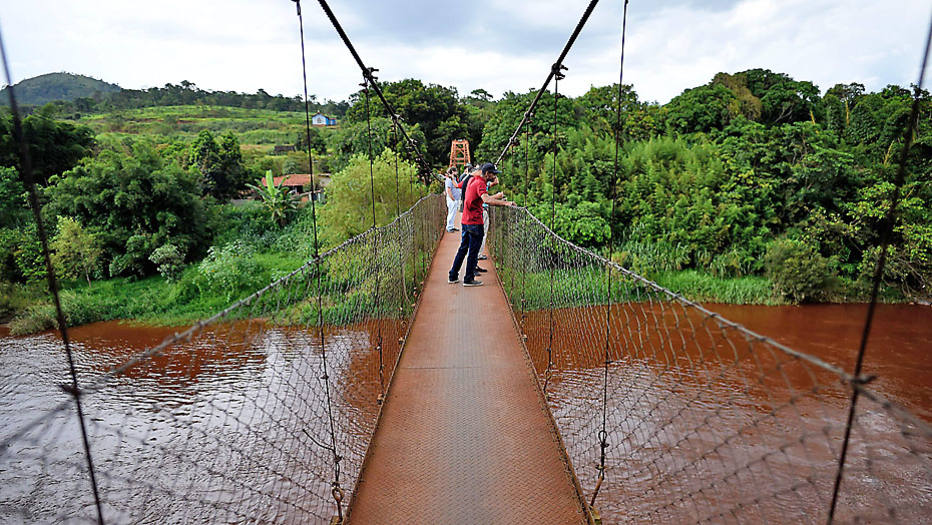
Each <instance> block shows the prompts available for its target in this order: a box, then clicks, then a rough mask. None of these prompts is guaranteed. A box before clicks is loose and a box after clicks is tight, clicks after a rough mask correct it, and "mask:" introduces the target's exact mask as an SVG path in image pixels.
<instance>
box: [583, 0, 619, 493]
mask: <svg viewBox="0 0 932 525" xmlns="http://www.w3.org/2000/svg"><path fill="white" fill-rule="evenodd" d="M627 27H628V0H625V3H624V7H623V8H622V16H621V59H620V64H619V66H618V92H617V93H616V96H617V97H618V100H617V101H616V103H615V162H614V170H613V171H612V182H611V188H610V189H609V199H611V201H612V205H611V212H610V215H609V219H608V224H609V228H608V259H609V260H611V259H612V251H613V250H614V228H612V221H613V220H614V219H615V189H616V188H615V186H616V185H617V184H618V154H619V150H620V149H621V143H622V141H623V140H624V135H623V134H622V132H621V97H622V94H623V89H624V88H623V85H624V79H625V33H626V30H627ZM605 270H606V271H605V279H606V281H607V284H608V308H607V310H606V313H605V355H604V365H605V367H604V370H603V375H602V429H601V430H600V431H599V449H600V452H599V466H598V469H599V478H598V480H596V484H595V489H594V490H593V491H592V499H591V500H590V502H589V506H590V507H591V506H593V505H595V499H596V497H598V495H599V489H600V488H601V487H602V482H603V481H604V480H605V451H606V449H608V429H607V428H606V421H607V419H608V367H609V366H610V365H611V363H612V362H611V359H610V357H609V342H610V341H611V337H612V267H611V266H610V265H606V267H605Z"/></svg>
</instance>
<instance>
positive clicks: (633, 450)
mask: <svg viewBox="0 0 932 525" xmlns="http://www.w3.org/2000/svg"><path fill="white" fill-rule="evenodd" d="M707 306H708V307H709V308H710V309H711V310H713V311H715V312H717V313H718V314H721V315H722V316H724V317H725V318H727V319H730V320H732V321H735V322H737V323H740V324H742V325H744V326H746V327H748V328H749V329H751V330H752V331H755V332H757V333H759V334H761V335H764V336H768V337H772V338H774V339H776V340H777V341H778V342H779V343H782V344H784V345H787V346H789V347H791V348H793V349H796V350H799V351H802V352H805V353H807V354H810V355H812V356H815V357H817V358H819V359H822V360H824V361H826V362H828V363H830V364H833V365H836V366H838V367H840V368H842V369H844V370H846V371H848V372H850V371H852V369H853V367H854V361H855V356H856V353H857V348H858V343H859V341H860V337H861V330H862V327H863V324H864V316H865V314H866V307H865V306H864V305H815V306H797V307H792V306H781V307H766V306H735V305H715V304H713V305H707ZM612 315H613V317H612V323H611V331H610V334H611V337H610V338H609V344H608V345H607V346H606V339H605V333H606V319H607V311H606V308H605V307H588V308H571V309H561V310H556V311H555V312H554V314H553V316H552V317H551V315H550V313H549V312H547V311H536V312H529V313H528V314H527V315H526V316H525V317H524V321H523V322H524V327H525V332H526V333H527V334H528V336H529V337H528V350H529V352H530V354H531V358H532V362H533V363H534V366H535V368H536V370H537V372H538V374H539V376H540V377H541V378H546V377H547V376H548V372H547V369H548V362H549V363H552V364H551V365H550V367H549V368H550V369H551V370H550V373H549V376H550V379H549V381H547V391H548V394H549V402H550V408H551V410H552V411H553V413H554V418H555V419H556V422H557V426H558V427H559V428H560V431H561V434H562V436H563V440H564V443H565V445H566V448H567V451H568V454H569V456H570V459H571V461H572V462H573V465H574V468H575V470H576V473H577V475H578V477H579V479H580V482H581V484H582V486H583V490H584V492H586V493H587V497H590V496H591V494H592V491H593V490H594V487H595V486H596V484H597V482H598V481H597V480H598V472H599V470H598V467H600V466H601V464H602V462H601V457H600V450H601V447H600V440H599V433H600V431H602V429H603V413H602V410H601V407H602V396H603V389H604V385H606V384H607V388H608V400H607V405H606V406H607V410H606V411H605V414H604V421H605V423H604V429H605V433H606V438H607V439H606V443H607V447H606V459H605V462H604V464H605V479H604V481H603V482H602V484H601V487H600V493H599V495H598V499H597V504H596V507H598V508H599V509H600V510H601V511H602V516H603V518H605V519H606V522H607V523H623V522H624V523H644V522H658V523H687V522H697V521H705V522H711V523H722V522H724V523H761V522H770V523H825V522H826V518H827V513H828V507H829V501H830V497H831V492H832V485H833V482H834V475H835V472H836V466H837V458H838V457H839V453H840V448H841V441H842V436H843V434H844V421H845V419H846V417H847V409H848V399H849V396H850V391H849V390H848V389H847V388H846V386H845V385H844V384H842V382H841V381H840V380H839V377H838V375H836V374H834V373H832V372H830V371H827V370H825V369H824V368H822V367H820V366H818V365H817V364H814V363H810V362H808V361H806V360H804V359H799V358H797V357H795V356H793V355H792V354H790V353H787V352H784V351H783V350H781V349H779V348H777V347H776V346H774V345H771V344H769V343H767V342H766V341H764V340H761V339H758V338H754V337H751V336H748V335H747V334H742V333H739V332H738V331H737V330H735V329H733V328H730V327H728V326H726V325H723V324H722V323H720V322H718V321H716V320H715V319H712V318H708V317H706V316H704V315H701V313H699V312H697V311H695V310H694V309H690V308H679V307H677V305H675V304H674V305H671V304H669V303H652V304H636V303H632V304H627V305H622V306H616V307H614V308H613V312H612ZM519 317H520V315H519ZM551 325H552V326H553V333H554V336H553V339H552V342H551V339H550V326H551ZM548 348H549V349H550V353H549V356H548V351H547V350H548ZM606 350H607V352H608V355H609V358H610V360H611V364H610V365H609V367H608V368H606V367H604V366H603V363H604V360H605V357H604V356H605V353H606ZM863 372H864V373H865V374H870V375H876V379H875V380H873V381H872V382H871V383H870V385H869V388H870V389H871V391H873V392H876V393H877V394H879V395H880V396H883V397H884V398H886V399H887V400H889V401H891V402H893V403H895V404H896V405H898V406H900V407H904V408H905V409H908V410H909V411H910V412H912V413H913V414H916V415H918V417H919V418H921V419H922V420H924V421H925V423H926V424H928V423H929V422H930V421H932V411H930V409H932V403H930V401H932V308H929V307H924V306H911V305H881V306H880V307H879V308H878V310H877V315H876V317H875V320H874V326H873V330H872V332H871V338H870V340H869V345H868V347H867V353H866V359H865V364H864V370H863ZM856 416H857V417H856V419H855V425H854V427H853V430H852V441H851V446H850V448H849V451H848V461H847V463H846V464H847V467H846V471H845V478H844V482H843V484H842V486H841V491H840V494H841V496H840V498H839V503H838V509H837V513H836V518H839V521H838V522H839V523H845V522H850V521H855V520H858V519H859V520H861V521H862V522H863V521H867V522H881V523H889V522H900V523H918V522H922V521H925V520H927V519H928V517H929V516H932V462H930V458H932V441H930V440H932V435H930V434H928V433H927V432H926V431H923V430H922V428H921V426H922V423H921V422H920V423H919V424H918V425H916V424H912V423H911V422H910V421H909V420H908V419H904V418H903V417H900V415H899V414H898V413H897V412H896V411H895V409H894V408H890V407H887V406H884V405H882V404H879V403H877V402H875V401H873V400H871V399H869V398H867V397H865V396H861V399H860V401H859V404H858V411H857V414H856ZM925 428H926V429H927V428H928V427H925ZM924 432H926V433H924Z"/></svg>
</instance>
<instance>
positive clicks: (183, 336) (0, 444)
mask: <svg viewBox="0 0 932 525" xmlns="http://www.w3.org/2000/svg"><path fill="white" fill-rule="evenodd" d="M436 195H437V194H430V193H429V194H427V195H425V196H423V197H421V198H420V199H418V200H417V202H415V203H414V204H412V205H411V207H410V208H408V209H407V210H405V211H404V212H402V213H401V215H398V216H397V217H395V218H394V219H393V220H392V221H391V222H389V223H387V224H384V225H382V226H370V227H369V228H368V229H367V230H366V231H364V232H362V233H359V234H358V235H355V236H353V237H350V238H349V239H347V240H345V241H343V242H341V243H340V244H338V245H337V246H334V247H333V248H330V249H329V250H326V251H324V252H323V253H321V254H320V255H319V256H317V257H311V258H310V259H308V260H307V261H305V262H304V264H302V265H301V266H299V267H298V268H296V269H294V270H293V271H291V272H289V273H288V274H286V275H284V276H283V277H279V278H278V279H275V280H273V281H272V282H270V283H269V284H267V285H265V286H263V287H262V288H260V289H259V290H256V291H255V292H253V293H251V294H249V295H248V296H246V297H244V298H242V299H240V300H238V301H236V302H234V303H232V304H231V305H230V306H227V307H226V308H224V309H223V310H220V311H219V312H217V313H215V314H214V315H212V316H210V317H208V318H206V319H202V320H200V321H198V322H196V323H194V324H192V325H191V326H190V327H188V328H187V329H186V330H184V331H182V332H175V333H174V334H172V335H170V336H168V337H166V338H165V339H163V340H162V341H161V342H160V343H159V344H157V345H155V346H153V347H152V348H147V349H146V350H143V351H141V352H138V353H137V354H135V355H133V356H132V357H130V358H129V359H128V360H126V361H124V362H122V363H120V364H119V365H115V366H113V367H111V368H110V369H108V370H107V371H106V372H105V373H103V374H102V375H101V376H100V377H98V378H96V379H95V380H94V381H93V382H90V383H88V384H87V385H86V386H82V387H81V390H80V392H79V394H80V395H87V394H93V393H95V392H97V391H99V390H101V389H103V388H104V387H106V386H107V385H108V384H110V382H112V381H113V380H114V379H116V378H117V377H119V376H120V374H122V373H123V372H125V371H127V370H128V369H130V368H132V367H134V366H136V365H138V364H140V363H142V362H143V361H145V360H147V359H150V358H152V357H156V356H158V355H161V354H162V352H163V351H165V350H166V349H168V348H170V347H171V346H173V345H175V344H178V343H180V342H185V341H189V340H190V339H191V337H193V336H194V335H195V334H197V333H198V332H200V331H201V330H202V329H203V328H204V327H206V326H208V325H211V324H214V323H216V322H217V321H220V320H222V319H224V318H225V317H227V316H229V315H230V314H231V313H232V312H234V311H236V310H237V309H239V308H241V307H243V306H248V305H249V304H250V303H252V302H253V301H256V300H258V299H260V298H261V297H262V296H263V295H265V294H266V293H268V292H269V291H271V290H274V289H276V288H280V287H282V286H284V285H285V284H288V282H289V281H290V280H291V279H292V278H294V277H295V276H296V275H298V274H300V273H301V272H303V271H306V270H308V269H310V268H311V267H313V266H315V265H316V264H317V263H318V262H319V261H323V260H325V259H327V258H329V257H330V256H331V255H333V254H335V253H338V252H340V251H342V250H345V249H346V248H347V247H349V246H351V245H353V244H357V243H359V242H361V241H362V240H363V239H365V238H367V237H368V236H369V235H371V234H372V233H374V232H376V231H380V230H385V229H388V228H390V227H392V226H394V225H395V224H396V223H398V222H399V221H401V220H402V219H403V218H405V217H407V216H409V215H410V214H412V213H413V210H414V209H415V208H417V207H418V205H420V204H421V203H422V202H424V201H425V200H427V199H429V198H431V197H434V196H436ZM73 403H74V400H73V399H67V400H65V401H62V402H61V403H59V404H58V405H55V406H54V407H53V408H51V409H49V410H48V411H46V412H45V413H43V414H42V415H41V416H39V417H37V418H36V419H34V420H32V421H31V422H29V423H27V424H25V425H23V426H22V427H21V428H20V429H19V430H17V431H16V432H14V433H13V434H10V435H9V436H7V437H6V438H4V439H3V441H0V458H2V457H3V456H4V455H5V453H6V451H7V450H9V448H10V447H9V446H8V445H9V444H11V443H13V442H15V441H16V440H18V439H19V438H21V437H22V436H24V435H25V434H27V433H29V431H31V430H32V429H34V428H36V427H37V426H39V425H41V424H42V423H43V422H45V421H47V420H48V419H49V418H50V417H53V416H54V415H55V414H58V413H60V412H62V411H64V410H66V409H68V408H69V407H71V405H72V404H73Z"/></svg>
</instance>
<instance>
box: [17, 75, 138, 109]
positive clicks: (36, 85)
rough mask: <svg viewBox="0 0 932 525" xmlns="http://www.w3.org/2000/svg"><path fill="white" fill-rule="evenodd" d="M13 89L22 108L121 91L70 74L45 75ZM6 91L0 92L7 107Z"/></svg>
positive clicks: (22, 82) (117, 87)
mask: <svg viewBox="0 0 932 525" xmlns="http://www.w3.org/2000/svg"><path fill="white" fill-rule="evenodd" d="M13 87H14V88H15V89H16V102H17V103H19V104H21V105H24V106H29V105H34V106H41V105H43V104H46V103H49V102H52V101H54V100H74V99H76V98H81V97H93V96H94V95H95V94H104V93H114V92H117V91H122V89H123V88H121V87H120V86H118V85H116V84H110V83H107V82H104V81H103V80H97V79H96V78H91V77H86V76H84V75H75V74H72V73H47V74H45V75H39V76H37V77H32V78H27V79H25V80H22V81H20V82H17V83H16V84H14V85H13ZM6 90H7V88H3V89H2V90H0V104H2V105H9V95H8V94H7V92H6Z"/></svg>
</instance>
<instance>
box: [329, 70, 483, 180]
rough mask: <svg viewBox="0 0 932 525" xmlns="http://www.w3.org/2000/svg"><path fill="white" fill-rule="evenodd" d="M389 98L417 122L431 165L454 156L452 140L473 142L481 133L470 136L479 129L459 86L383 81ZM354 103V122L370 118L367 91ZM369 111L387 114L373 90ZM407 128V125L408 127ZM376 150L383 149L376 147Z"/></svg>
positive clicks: (349, 112) (401, 113) (348, 116)
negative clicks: (459, 90) (458, 92)
mask: <svg viewBox="0 0 932 525" xmlns="http://www.w3.org/2000/svg"><path fill="white" fill-rule="evenodd" d="M379 85H380V87H381V88H382V91H383V93H384V95H385V99H386V100H388V102H389V103H390V104H391V105H392V107H393V108H395V111H396V112H397V113H398V115H399V116H401V118H402V119H403V120H404V122H406V123H407V125H412V124H417V125H418V127H419V128H420V130H421V132H422V133H423V135H424V141H423V142H421V143H420V144H422V145H423V146H425V153H426V158H427V161H428V162H429V163H430V164H445V163H446V162H447V160H448V159H449V156H450V141H451V140H453V139H457V138H467V139H468V140H470V143H477V142H478V141H479V138H480V137H478V136H474V135H470V132H471V131H473V130H477V129H478V127H477V126H473V125H472V123H471V122H470V120H471V119H472V118H473V117H474V115H475V114H474V113H473V112H471V111H469V110H467V109H466V107H467V105H466V104H464V103H463V102H462V101H461V100H460V99H459V97H458V96H457V92H456V89H455V88H451V87H445V86H440V85H437V84H427V85H425V84H424V83H423V82H421V81H420V80H416V79H413V78H407V79H404V80H399V81H397V82H382V83H380V84H379ZM350 102H351V106H350V108H349V110H347V112H346V120H347V121H348V122H350V123H354V122H365V121H366V105H365V94H364V92H363V91H362V90H360V91H358V92H356V93H354V94H353V95H352V96H351V97H350ZM369 111H370V115H371V116H372V117H387V116H388V115H387V114H386V112H385V108H384V107H383V105H382V103H381V102H380V101H379V99H378V97H376V95H375V93H374V92H372V90H370V100H369ZM406 129H407V126H406ZM373 151H381V149H376V148H373ZM364 152H365V150H356V151H355V152H354V153H364Z"/></svg>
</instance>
